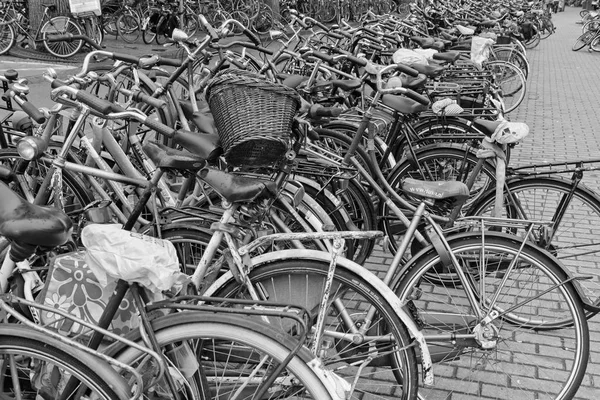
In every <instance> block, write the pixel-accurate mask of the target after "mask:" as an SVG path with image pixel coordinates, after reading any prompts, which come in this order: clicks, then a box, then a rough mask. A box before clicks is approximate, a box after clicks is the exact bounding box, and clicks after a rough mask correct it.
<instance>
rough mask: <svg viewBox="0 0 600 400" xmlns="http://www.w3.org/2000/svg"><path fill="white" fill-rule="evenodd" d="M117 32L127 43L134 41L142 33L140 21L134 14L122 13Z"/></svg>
mask: <svg viewBox="0 0 600 400" xmlns="http://www.w3.org/2000/svg"><path fill="white" fill-rule="evenodd" d="M117 32H118V34H119V37H121V38H122V39H123V40H124V41H125V42H127V43H134V42H135V41H137V40H138V38H139V37H140V34H141V29H140V22H139V20H138V19H137V17H135V16H134V15H131V14H129V13H127V14H122V15H121V16H120V17H119V19H118V20H117Z"/></svg>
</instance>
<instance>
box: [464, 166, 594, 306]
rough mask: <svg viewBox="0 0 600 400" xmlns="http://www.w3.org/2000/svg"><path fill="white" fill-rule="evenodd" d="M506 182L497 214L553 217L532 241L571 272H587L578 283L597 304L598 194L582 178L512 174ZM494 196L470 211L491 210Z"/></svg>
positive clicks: (487, 212) (486, 212)
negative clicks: (501, 210) (574, 182)
mask: <svg viewBox="0 0 600 400" xmlns="http://www.w3.org/2000/svg"><path fill="white" fill-rule="evenodd" d="M506 185H507V195H506V196H505V203H504V204H505V207H504V214H503V215H501V216H499V217H507V218H516V219H526V220H530V221H547V222H552V226H551V227H550V228H549V229H550V232H544V231H541V232H537V235H536V238H535V239H536V240H535V242H536V244H537V245H538V246H540V247H542V248H545V249H546V250H548V251H549V252H550V253H551V254H552V255H554V256H556V257H557V258H558V259H559V260H560V261H561V262H562V263H563V265H564V266H565V267H567V269H568V270H569V271H570V272H571V273H572V274H573V275H574V276H589V277H592V279H587V280H581V281H577V285H578V286H579V287H580V288H581V289H582V290H583V293H584V294H585V295H586V296H587V301H589V302H590V304H594V305H600V274H599V273H598V270H597V268H595V262H596V260H597V258H598V257H597V255H598V252H600V238H598V237H597V235H596V234H595V231H596V229H597V227H598V226H600V196H598V195H597V194H595V193H594V192H592V191H591V190H590V189H588V188H587V187H585V186H584V185H583V184H581V183H580V184H579V186H578V187H576V188H573V187H572V186H573V185H572V183H571V182H570V181H568V180H566V179H563V178H560V177H530V178H519V179H511V180H509V181H508V182H507V184H506ZM571 192H572V194H571ZM494 199H495V196H494V195H493V194H491V193H490V194H489V195H488V196H486V197H484V198H482V199H481V201H480V202H479V203H478V204H476V205H475V206H474V207H473V209H472V210H471V212H470V214H471V215H490V213H491V210H492V209H493V208H494ZM512 233H513V234H516V235H522V234H523V233H524V232H523V231H519V232H517V231H512ZM549 235H551V237H549Z"/></svg>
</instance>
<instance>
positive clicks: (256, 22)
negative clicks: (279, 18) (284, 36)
mask: <svg viewBox="0 0 600 400" xmlns="http://www.w3.org/2000/svg"><path fill="white" fill-rule="evenodd" d="M274 21H275V20H274V18H273V10H271V7H269V6H268V5H266V4H264V3H262V4H261V5H260V10H259V12H258V15H257V16H256V18H254V19H253V20H252V21H251V25H250V27H251V28H252V30H253V31H254V32H256V33H258V34H259V35H265V34H267V33H269V31H270V30H271V29H273V24H274Z"/></svg>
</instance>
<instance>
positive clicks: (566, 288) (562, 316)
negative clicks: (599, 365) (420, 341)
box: [392, 231, 589, 400]
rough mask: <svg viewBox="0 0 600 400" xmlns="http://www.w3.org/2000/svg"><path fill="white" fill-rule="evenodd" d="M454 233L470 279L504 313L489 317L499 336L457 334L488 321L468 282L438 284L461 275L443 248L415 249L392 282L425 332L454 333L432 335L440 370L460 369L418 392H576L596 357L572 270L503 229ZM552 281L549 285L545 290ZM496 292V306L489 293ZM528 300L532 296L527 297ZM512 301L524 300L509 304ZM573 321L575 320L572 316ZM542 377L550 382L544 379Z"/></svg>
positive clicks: (455, 249) (485, 302) (560, 395)
mask: <svg viewBox="0 0 600 400" xmlns="http://www.w3.org/2000/svg"><path fill="white" fill-rule="evenodd" d="M447 240H448V242H449V243H450V247H451V249H452V253H453V254H454V255H455V256H456V257H457V259H458V260H460V261H459V262H462V263H463V264H464V265H465V266H466V268H464V270H465V273H466V274H467V279H469V280H470V282H471V284H472V287H473V289H474V290H475V292H476V295H477V297H478V298H477V302H478V304H479V305H480V306H481V307H482V309H483V311H484V313H486V312H488V311H497V312H499V313H500V316H499V317H498V318H496V320H495V321H492V322H490V323H488V324H487V325H486V326H487V327H489V328H486V329H488V333H489V332H491V331H492V330H493V331H494V333H493V334H492V335H491V336H488V338H489V339H492V340H491V341H489V342H486V343H485V344H487V345H488V347H489V349H487V350H484V349H483V348H482V345H481V344H480V343H483V341H481V340H479V342H478V341H477V340H472V339H471V340H468V339H466V338H465V340H464V341H463V340H455V339H454V337H455V336H453V335H454V334H458V335H460V334H469V333H472V332H474V329H475V327H476V326H478V327H481V326H482V325H480V324H479V322H480V321H479V320H477V319H476V318H474V315H473V310H472V308H471V306H470V303H469V302H468V301H466V299H465V298H464V295H465V292H464V288H463V287H462V286H460V285H457V284H455V285H451V284H446V285H441V284H439V281H440V280H442V281H443V278H444V277H441V279H439V280H437V282H436V281H431V280H430V278H431V277H434V276H437V275H444V274H447V273H448V272H450V273H451V274H454V275H455V273H454V272H452V271H449V269H448V267H446V266H445V263H444V262H443V261H441V260H440V257H439V255H438V254H437V252H436V250H435V249H433V247H430V248H428V249H426V250H423V252H422V253H419V254H418V255H417V256H415V257H414V258H413V259H412V260H411V261H410V262H409V264H408V265H406V266H405V269H404V271H405V274H404V275H402V276H401V277H400V278H399V279H398V280H397V281H396V283H395V285H394V286H392V287H393V288H394V290H395V292H396V293H397V295H398V297H399V298H400V300H402V301H408V302H409V303H410V304H409V306H410V308H412V309H413V310H415V314H416V315H418V317H417V318H418V321H420V322H421V324H422V326H423V332H424V334H425V338H426V339H427V337H428V336H429V337H430V338H431V336H430V335H431V334H434V335H436V334H441V335H447V337H448V340H445V339H444V340H442V339H440V337H441V336H438V337H437V339H435V338H431V340H427V343H428V345H429V346H430V349H431V352H432V357H433V358H434V362H435V361H437V364H436V365H439V369H438V370H440V369H441V370H452V371H454V372H453V373H452V379H444V378H441V379H438V380H437V382H436V385H435V388H431V389H430V388H420V389H419V396H421V398H423V399H430V398H439V396H440V395H442V397H447V396H452V397H454V396H455V395H456V396H459V397H460V396H461V395H463V396H464V395H468V396H472V397H475V398H483V399H489V398H495V399H497V398H499V397H500V398H505V399H512V398H520V397H523V396H524V395H520V393H521V392H526V393H527V395H528V396H529V395H531V392H532V391H535V392H536V393H537V395H539V396H541V397H542V398H549V399H557V400H558V399H561V400H562V399H571V398H573V396H574V394H575V393H576V391H577V389H578V387H579V385H580V383H581V381H582V379H583V377H584V374H585V369H586V365H587V361H588V357H589V329H588V325H587V320H586V319H585V315H584V312H583V307H582V304H581V301H580V300H579V298H578V296H577V293H576V292H575V290H574V288H573V286H572V285H571V284H570V283H567V284H565V285H561V283H562V282H564V281H565V280H566V278H567V277H566V274H565V272H564V270H562V268H561V266H560V264H559V263H557V262H556V261H555V260H554V259H553V258H552V257H551V256H550V255H549V254H548V253H546V252H544V251H542V250H539V249H537V248H535V247H533V246H529V245H527V244H525V245H524V246H523V247H521V245H522V243H520V242H519V241H518V240H515V238H514V237H511V236H509V235H504V234H501V233H496V232H489V231H486V232H485V238H484V239H482V234H481V232H468V233H463V234H458V235H455V236H453V237H450V238H448V239H447ZM516 257H519V258H518V259H517V263H516V264H515V268H514V269H512V271H509V270H508V269H507V268H506V267H507V265H509V264H510V261H512V260H513V258H516ZM482 260H483V261H485V263H481V262H480V261H482ZM483 277H485V278H483ZM503 278H504V281H503ZM500 284H502V285H503V289H502V290H500V289H498V287H499V286H497V285H500ZM553 286H554V289H553V288H552V287H553ZM545 289H548V292H544V293H542V291H544V290H545ZM504 290H506V291H504ZM533 291H536V292H535V293H533ZM496 292H497V294H498V298H497V302H496V303H495V305H494V306H493V309H492V307H491V306H490V301H491V300H490V299H491V297H492V296H493V294H494V293H496ZM539 293H542V294H541V295H540V297H539V298H536V295H537V294H539ZM526 300H529V302H525V303H520V302H521V301H526ZM425 303H427V304H425ZM515 303H517V304H515ZM519 304H521V305H520V306H519ZM512 306H515V307H517V308H514V309H512V310H510V309H509V307H512ZM534 309H535V310H534ZM504 311H506V313H504V314H502V313H503V312H504ZM554 318H556V319H555V320H553V319H554ZM568 321H570V322H571V323H570V324H569V323H565V322H568ZM476 324H477V325H476ZM490 324H491V325H492V326H493V328H492V327H491V326H490ZM548 330H549V331H548ZM451 337H452V339H451ZM558 338H560V339H558ZM480 339H481V337H480ZM556 339H558V342H560V343H562V344H560V345H558V348H557V347H554V346H555V345H557V344H558V342H557V341H556ZM563 340H564V342H562V341H563ZM509 346H512V347H511V348H509ZM557 353H560V355H558V359H560V362H558V363H553V362H552V361H553V360H555V361H558V359H555V358H553V357H555V356H557ZM532 359H536V360H538V361H536V362H534V363H533V365H539V366H540V367H541V368H536V367H534V370H533V371H532V370H531V368H529V367H531V366H532V363H531V360H532ZM542 365H543V366H542ZM527 368H529V369H527ZM556 379H559V380H563V381H564V382H563V381H561V382H556ZM540 380H542V381H543V382H545V383H544V384H543V385H539V381H540ZM467 392H468V394H467Z"/></svg>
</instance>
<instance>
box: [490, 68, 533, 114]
mask: <svg viewBox="0 0 600 400" xmlns="http://www.w3.org/2000/svg"><path fill="white" fill-rule="evenodd" d="M485 68H486V69H487V70H489V71H492V72H493V73H494V79H495V81H496V84H497V85H498V87H499V88H500V89H501V90H502V100H503V102H504V107H505V110H504V112H505V113H509V112H511V111H513V110H515V109H516V108H517V107H518V106H519V105H520V104H521V102H522V101H523V99H524V98H525V93H526V92H527V78H526V77H525V74H523V72H522V71H521V69H520V68H519V67H517V66H516V65H514V64H512V63H510V62H506V61H490V62H488V63H486V64H485Z"/></svg>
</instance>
